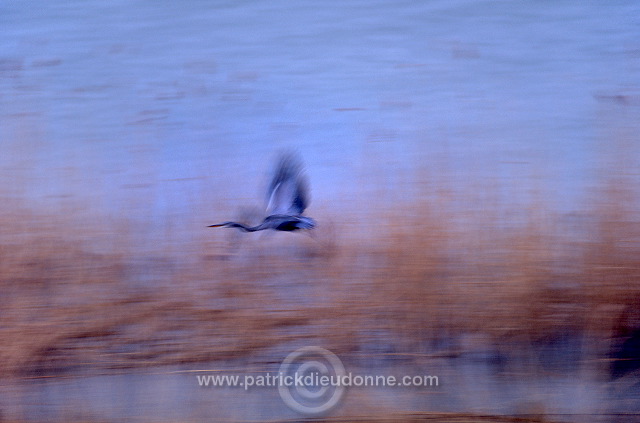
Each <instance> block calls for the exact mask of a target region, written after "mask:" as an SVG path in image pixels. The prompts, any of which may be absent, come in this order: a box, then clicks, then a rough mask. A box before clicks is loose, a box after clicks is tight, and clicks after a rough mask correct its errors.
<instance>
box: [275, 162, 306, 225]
mask: <svg viewBox="0 0 640 423" xmlns="http://www.w3.org/2000/svg"><path fill="white" fill-rule="evenodd" d="M308 204H309V188H308V183H307V178H306V176H305V175H304V173H303V167H302V162H301V160H300V158H299V157H298V156H297V155H295V154H294V153H285V154H282V155H281V156H280V159H279V161H278V165H277V167H276V169H275V172H274V174H273V178H272V179H271V183H270V184H269V189H268V190H267V213H268V214H270V215H273V214H289V215H301V214H302V213H303V212H304V210H305V209H306V208H307V205H308Z"/></svg>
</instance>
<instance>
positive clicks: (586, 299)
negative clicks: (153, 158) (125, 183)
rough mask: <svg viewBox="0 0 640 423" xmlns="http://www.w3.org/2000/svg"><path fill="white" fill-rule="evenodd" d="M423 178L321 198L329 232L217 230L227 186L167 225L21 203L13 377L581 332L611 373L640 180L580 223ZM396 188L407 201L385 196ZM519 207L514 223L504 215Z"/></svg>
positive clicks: (1, 356) (6, 278) (526, 349)
mask: <svg viewBox="0 0 640 423" xmlns="http://www.w3.org/2000/svg"><path fill="white" fill-rule="evenodd" d="M382 177H384V176H382ZM425 180H431V181H432V183H430V184H421V183H420V182H419V181H425ZM410 182H411V184H412V186H413V187H414V189H415V195H413V196H411V198H409V199H404V200H402V201H400V202H399V201H398V200H397V195H396V194H395V193H393V190H392V189H391V190H389V191H385V190H384V189H383V190H382V191H376V190H375V189H373V190H372V191H371V192H364V193H363V194H362V195H361V197H358V198H350V200H351V201H352V202H355V203H357V204H372V205H374V204H375V205H376V206H375V207H374V206H372V207H370V208H369V209H368V211H365V212H363V211H362V210H361V209H360V210H359V211H358V213H357V214H356V213H353V214H349V213H346V214H343V215H342V216H340V217H338V216H336V213H335V211H334V210H333V209H332V208H331V207H329V206H327V205H325V203H322V202H320V204H319V205H318V206H316V207H315V208H313V207H312V209H311V210H310V214H313V216H314V217H315V218H317V219H318V221H319V222H320V227H319V228H318V230H317V233H315V235H314V237H310V236H307V235H304V234H286V233H285V234H281V233H275V234H259V235H258V234H249V235H246V236H243V237H240V238H238V237H237V236H236V234H235V233H233V232H231V231H227V230H218V231H211V230H207V229H206V228H205V227H204V226H205V225H204V223H210V222H208V221H201V220H202V218H203V216H204V218H208V216H209V215H208V214H207V212H206V210H207V209H208V207H209V205H210V204H218V208H221V205H220V203H219V202H218V203H217V201H219V200H218V199H216V198H215V197H214V195H213V194H203V195H202V196H196V197H197V198H198V200H194V203H193V214H192V216H193V217H189V218H182V220H180V221H172V220H171V219H172V218H171V217H167V222H166V224H165V225H164V226H163V227H162V229H161V230H157V229H152V228H145V227H142V228H141V227H140V225H139V222H136V221H132V220H128V219H127V218H125V217H122V216H120V217H113V216H112V217H104V216H99V215H86V214H83V211H82V210H83V208H82V207H78V208H77V209H73V208H72V209H70V210H68V211H67V212H66V213H57V212H50V213H42V212H37V211H35V210H33V209H30V208H28V207H27V206H25V205H24V204H22V203H21V202H20V201H13V202H11V204H10V207H8V208H7V209H5V210H3V217H2V221H0V227H1V228H2V232H3V238H2V241H1V244H0V284H1V289H2V292H3V295H2V296H1V297H0V298H1V301H2V308H1V309H2V312H1V320H0V337H1V339H3V346H2V348H1V349H0V374H1V375H2V376H29V377H31V376H47V375H52V374H67V373H74V372H81V373H99V372H111V371H117V370H118V369H128V368H137V367H150V366H164V365H176V364H178V365H180V364H189V363H208V362H213V361H216V360H227V359H233V358H243V357H248V356H251V357H256V356H260V354H261V353H262V352H264V351H268V350H272V349H273V348H277V347H278V346H280V345H287V344H288V343H296V342H297V343H303V344H308V345H311V344H318V345H322V346H324V347H327V348H329V349H331V350H332V351H334V352H335V353H337V354H349V353H352V354H356V355H357V354H360V355H372V356H382V357H388V358H391V359H392V358H394V357H404V358H405V359H406V358H408V359H411V357H412V356H416V355H417V356H457V355H460V354H464V353H465V352H467V351H468V350H469V349H473V348H476V346H474V344H473V343H471V344H469V342H467V341H465V339H468V337H466V336H467V335H468V334H474V336H475V335H477V336H479V338H477V339H481V340H483V341H482V342H483V343H485V344H487V345H488V346H490V347H491V348H492V349H493V350H494V352H495V354H497V355H500V356H502V357H507V359H508V358H511V357H515V358H518V356H520V355H527V354H529V355H527V357H528V358H531V356H530V355H531V354H532V353H531V351H532V350H533V351H535V347H536V346H537V345H546V344H549V343H554V342H555V341H556V340H562V339H566V338H575V339H577V340H578V342H579V348H578V351H577V352H576V357H575V358H576V360H577V361H581V362H584V363H587V362H597V363H600V364H599V366H600V367H601V368H602V369H603V370H605V369H606V368H607V366H608V364H606V359H607V358H608V353H609V350H610V347H609V346H610V345H611V344H612V343H613V342H615V338H616V337H620V336H625V334H624V328H623V329H621V325H622V326H625V325H627V326H628V325H629V324H628V323H624V322H622V323H621V319H623V317H622V316H625V312H626V311H628V310H629V309H633V308H634V307H636V306H637V303H636V301H637V299H638V298H640V285H638V283H637V281H638V280H639V278H640V263H639V262H638V257H640V255H639V254H638V253H639V252H640V251H639V249H640V244H639V242H638V241H639V240H640V232H639V230H638V228H639V227H640V226H638V223H639V222H638V219H637V215H638V213H637V209H636V207H634V206H633V204H636V203H635V202H633V201H631V200H630V199H631V198H637V195H636V194H637V193H636V192H635V187H634V186H632V185H631V184H629V183H625V182H624V181H622V182H621V181H618V180H613V179H611V180H608V181H605V182H606V183H603V184H602V187H603V188H602V191H601V192H598V193H594V200H593V201H592V202H591V205H592V207H591V208H590V209H588V210H585V212H584V214H583V215H582V216H580V217H579V218H580V219H579V220H580V222H582V223H580V224H579V225H578V226H579V227H578V229H577V230H576V229H575V228H569V229H567V220H566V219H567V217H566V216H562V215H559V214H555V213H554V212H553V211H552V208H551V206H550V205H548V204H545V202H544V200H541V196H538V197H535V201H532V203H531V204H529V205H528V206H527V207H524V208H523V207H521V206H519V207H518V208H517V210H511V211H509V210H507V211H505V209H504V207H505V206H504V205H503V204H501V203H500V202H499V201H493V200H492V199H491V198H492V195H491V191H492V190H498V189H499V188H500V187H498V186H494V187H482V189H478V187H472V188H469V191H464V192H461V191H457V192H455V191H454V189H453V188H452V187H449V186H448V185H447V182H446V181H445V178H444V177H440V178H438V177H437V176H434V175H431V174H429V175H428V174H426V173H418V174H417V175H415V180H412V181H410ZM369 186H376V184H375V181H374V183H373V184H370V185H369ZM379 186H384V185H383V184H380V185H379ZM595 194H598V195H597V196H595ZM389 196H390V197H392V200H391V201H390V202H389V204H391V203H393V207H386V206H385V205H384V204H385V203H384V201H380V200H381V199H382V200H384V199H385V198H387V197H389ZM229 197H231V194H229ZM373 198H375V199H376V200H375V201H374V200H373ZM462 198H464V199H465V201H466V202H464V203H461V199H462ZM478 198H480V200H478V201H475V200H477V199H478ZM474 199H475V200H474ZM509 212H512V215H516V216H517V220H516V222H517V223H515V224H514V223H513V222H512V223H510V224H506V223H505V221H504V216H505V215H506V214H509ZM209 214H210V212H209ZM570 219H573V218H572V217H570ZM92 222H100V224H99V225H95V224H92ZM370 222H375V223H370ZM569 226H571V224H570V225H569ZM154 230H155V231H156V233H155V235H154V236H155V238H154V240H155V241H154V242H152V243H150V244H151V247H149V246H148V245H147V244H145V245H147V246H146V247H145V248H141V247H138V246H137V244H136V243H137V240H138V239H139V238H140V237H142V238H144V234H145V231H154ZM158 232H160V235H158V234H157V233H158ZM180 232H186V233H187V236H179V235H178V233H180ZM242 235H244V234H242ZM627 314H628V312H627ZM627 320H628V318H627ZM287 351H288V350H286V351H285V350H283V352H287ZM536 360H537V357H535V354H534V357H533V362H534V364H535V363H538V364H539V365H540V366H542V365H543V364H544V363H543V362H542V361H536ZM603 362H604V363H605V364H602V363H603Z"/></svg>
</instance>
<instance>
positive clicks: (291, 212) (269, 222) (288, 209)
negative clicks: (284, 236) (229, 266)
mask: <svg viewBox="0 0 640 423" xmlns="http://www.w3.org/2000/svg"><path fill="white" fill-rule="evenodd" d="M308 192H309V190H308V186H307V179H306V177H305V175H304V174H303V172H302V164H301V162H300V160H299V159H298V157H296V156H295V155H293V154H285V155H282V156H281V157H280V160H279V162H278V166H277V168H276V171H275V173H274V175H273V178H272V179H271V183H270V184H269V189H268V190H267V217H265V218H264V220H263V221H262V223H260V224H259V225H256V226H249V225H245V224H243V223H238V222H224V223H219V224H217V225H210V226H208V227H209V228H238V229H240V230H241V231H244V232H255V231H263V230H265V229H273V230H276V231H289V232H291V231H297V230H299V229H313V228H314V227H315V226H316V222H315V220H313V219H312V218H310V217H307V216H303V215H302V213H304V210H305V209H306V208H307V205H308V204H309V193H308Z"/></svg>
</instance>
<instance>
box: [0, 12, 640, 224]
mask: <svg viewBox="0 0 640 423" xmlns="http://www.w3.org/2000/svg"><path fill="white" fill-rule="evenodd" d="M0 28H2V29H1V31H2V37H1V39H2V41H0V93H1V96H0V139H1V140H2V144H3V146H4V148H3V150H4V151H5V153H4V154H3V155H2V158H0V164H1V165H2V173H3V179H4V180H5V181H7V183H6V185H7V187H6V188H5V193H6V194H7V195H9V196H13V197H15V196H18V197H25V198H27V199H28V200H29V201H31V202H34V203H35V204H38V206H39V207H41V208H42V207H44V208H45V209H46V208H51V209H52V210H54V211H55V210H57V209H58V208H60V207H62V205H61V203H64V202H69V201H73V200H75V201H78V202H80V203H82V204H89V208H90V209H91V210H92V211H95V212H106V213H111V214H113V213H116V214H117V212H118V211H119V210H123V209H128V214H129V215H130V216H132V217H140V218H142V217H143V216H144V217H145V218H146V219H149V218H150V217H151V218H155V219H157V220H162V219H167V218H168V217H170V216H174V217H175V216H180V215H183V214H184V213H186V212H187V211H189V210H193V209H194V207H210V209H211V210H215V211H216V212H219V213H224V212H225V211H227V209H228V207H226V206H225V207H224V208H222V210H216V204H211V203H212V202H213V200H214V199H215V200H224V201H229V202H231V203H234V202H237V201H238V199H239V198H240V199H242V198H244V199H252V200H253V199H254V198H260V197H259V195H258V194H259V191H258V186H257V184H258V182H259V181H261V178H262V177H263V175H264V173H265V172H267V171H268V169H269V166H270V164H269V161H270V160H271V159H272V157H273V155H274V154H275V152H277V151H278V150H279V149H280V148H282V147H288V146H294V147H297V148H298V149H300V150H302V152H303V154H304V156H305V159H306V161H307V165H308V171H309V174H310V176H311V178H312V185H313V193H314V201H316V202H320V203H321V204H329V205H332V204H335V203H336V202H337V201H336V199H338V198H343V197H344V196H349V195H353V194H354V193H358V194H359V195H361V196H362V199H363V201H373V200H374V194H373V193H374V192H379V189H380V187H381V186H382V188H383V189H385V190H386V192H387V193H389V192H397V191H401V192H403V193H406V194H408V195H409V197H410V196H411V195H413V194H414V188H415V186H416V184H419V183H421V182H423V181H421V179H420V178H419V177H416V175H415V171H416V169H427V171H428V172H431V173H430V175H432V174H438V175H444V176H443V179H444V180H446V181H448V182H449V183H450V184H451V187H450V188H451V189H453V190H457V189H459V190H461V193H462V192H463V191H464V189H468V187H469V186H470V185H471V184H474V186H475V188H472V189H473V190H477V189H482V188H483V187H492V186H496V185H498V186H500V187H501V188H500V190H499V201H500V202H501V203H506V204H508V203H515V204H524V203H526V202H528V201H531V191H536V192H541V193H542V196H543V197H544V198H545V200H546V201H548V202H549V203H550V204H551V206H552V207H553V208H556V209H558V210H560V211H562V212H571V211H575V210H580V209H583V208H584V202H585V201H586V200H588V198H587V194H588V192H589V189H590V188H591V187H592V186H593V184H594V183H595V182H594V178H596V176H597V174H598V170H599V165H600V161H601V158H602V155H603V152H605V153H606V152H608V151H609V152H610V151H614V152H615V151H616V149H617V148H619V146H617V145H616V144H615V142H617V141H619V138H620V134H619V133H618V132H619V129H620V128H627V129H626V132H625V133H626V135H624V136H625V137H626V138H630V139H627V140H626V141H630V142H631V144H633V142H634V141H638V131H637V129H638V119H637V116H638V111H639V110H640V109H639V107H640V104H639V101H640V100H639V97H638V96H639V95H640V90H639V87H638V83H639V82H640V76H639V75H640V53H639V51H640V43H639V42H638V40H640V5H639V4H638V3H637V2H635V1H616V2H598V1H590V2H571V1H559V2H547V3H539V4H535V5H533V4H530V5H527V4H521V3H512V2H505V1H455V2H451V1H428V2H385V1H377V2H361V1H354V2H348V4H345V3H344V2H323V3H307V2H286V1H274V2H269V3H263V2H242V3H237V2H205V1H188V2H181V3H180V4H179V5H177V4H162V5H159V4H157V3H155V2H135V3H131V2H125V1H119V2H118V1H113V2H101V1H77V2H69V1H67V2H55V1H54V2H39V3H38V5H37V6H35V5H33V4H31V3H30V4H26V3H24V2H4V3H3V4H2V5H1V6H0ZM615 96H622V97H615ZM616 98H623V99H624V101H616V100H615V99H616ZM625 154H626V155H627V156H629V155H630V156H631V157H633V160H636V159H637V156H638V151H637V148H632V149H631V151H627V152H626V153H625ZM634 163H635V162H632V163H631V164H630V165H632V164H634ZM371 175H375V176H376V178H370V177H369V176H371ZM12 180H19V181H20V183H18V184H12V183H11V181H12ZM229 186H233V189H229ZM204 193H207V194H208V195H209V196H208V197H206V200H205V195H204ZM397 197H400V198H402V197H406V195H402V194H400V195H398V196H397ZM397 197H394V196H392V195H390V198H391V200H393V199H395V198H397ZM141 198H142V200H140V199H141ZM207 202H208V203H207ZM316 204H317V203H316ZM212 214H214V213H212Z"/></svg>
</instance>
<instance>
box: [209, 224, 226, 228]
mask: <svg viewBox="0 0 640 423" xmlns="http://www.w3.org/2000/svg"><path fill="white" fill-rule="evenodd" d="M222 226H224V223H219V224H217V225H209V226H207V228H220V227H222Z"/></svg>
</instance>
